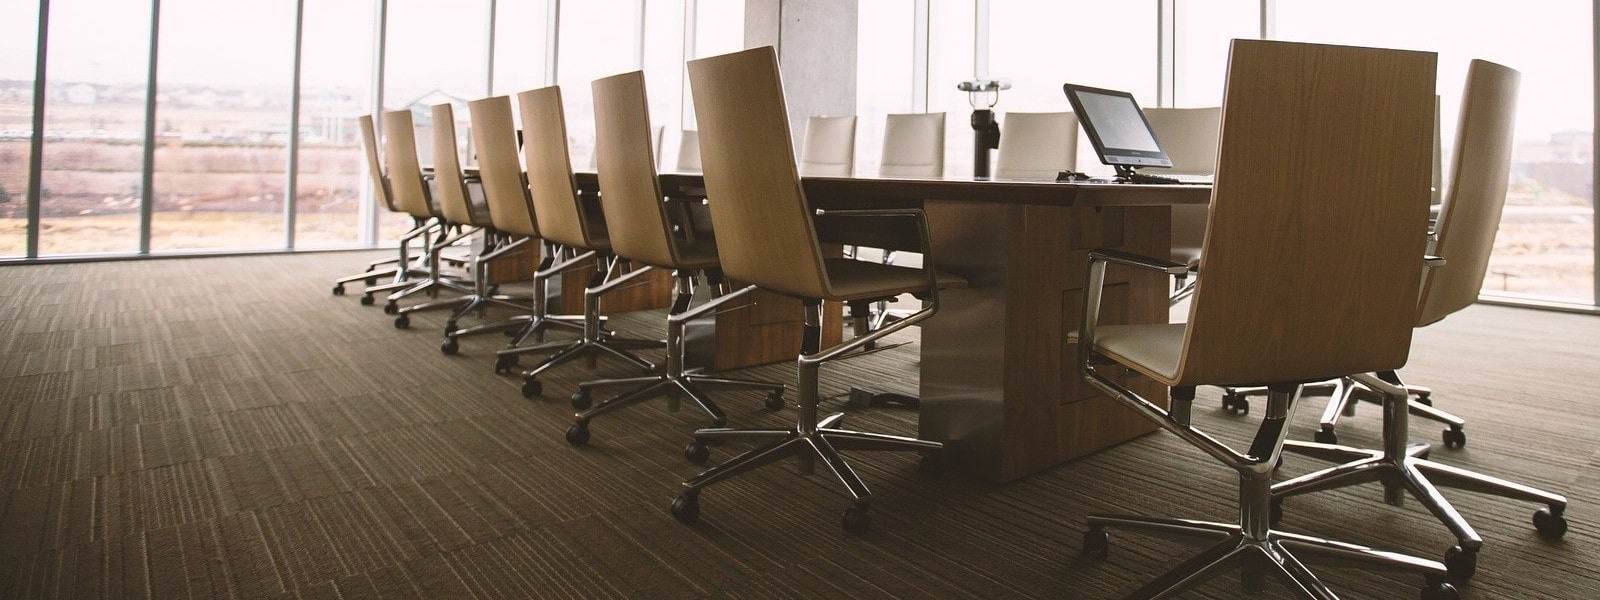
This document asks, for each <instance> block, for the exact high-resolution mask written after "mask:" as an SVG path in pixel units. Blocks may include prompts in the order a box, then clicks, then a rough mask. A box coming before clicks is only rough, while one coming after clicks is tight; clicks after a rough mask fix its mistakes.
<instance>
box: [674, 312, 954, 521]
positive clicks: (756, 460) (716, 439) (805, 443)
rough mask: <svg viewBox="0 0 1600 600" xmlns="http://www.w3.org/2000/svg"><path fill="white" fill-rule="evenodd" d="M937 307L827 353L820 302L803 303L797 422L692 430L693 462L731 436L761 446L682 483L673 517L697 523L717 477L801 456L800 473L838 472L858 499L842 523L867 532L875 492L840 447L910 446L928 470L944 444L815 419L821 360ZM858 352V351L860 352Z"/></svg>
mask: <svg viewBox="0 0 1600 600" xmlns="http://www.w3.org/2000/svg"><path fill="white" fill-rule="evenodd" d="M933 312H934V308H932V307H930V308H924V309H923V310H920V311H918V312H916V313H913V314H912V315H910V316H908V317H906V318H905V319H902V320H900V321H896V322H894V323H890V324H889V325H888V326H886V327H884V328H882V329H878V330H875V331H872V332H870V333H868V334H867V335H864V336H861V337H857V338H854V339H852V340H850V341H848V342H845V343H844V344H841V345H839V346H835V347H833V348H830V349H828V350H826V351H819V350H818V346H819V343H818V340H820V335H821V330H822V305H821V304H820V303H818V302H814V301H807V302H806V307H805V319H806V330H807V331H806V338H805V339H806V341H805V346H806V347H805V348H804V351H803V352H802V354H801V355H800V359H799V361H798V362H799V374H798V375H799V377H798V381H799V386H798V388H799V389H798V390H797V395H798V396H799V403H800V404H799V406H798V410H797V411H796V412H797V414H796V417H795V425H794V426H793V427H790V428H787V429H727V428H710V429H701V430H699V431H696V432H694V441H693V442H691V443H690V444H689V446H688V448H686V449H685V450H684V457H685V458H687V459H688V460H689V461H690V462H693V463H695V464H701V463H704V462H705V461H706V460H707V459H708V458H709V457H710V446H711V445H716V444H719V443H721V442H725V441H729V440H739V441H752V442H757V443H760V444H761V445H760V446H758V447H756V448H755V449H753V450H750V451H747V452H745V453H744V454H740V455H738V456H735V457H733V458H731V459H728V461H727V462H724V463H722V464H720V465H717V466H715V467H712V468H710V469H707V470H705V471H704V472H702V473H700V474H699V475H696V476H694V477H693V478H691V479H689V480H688V481H685V482H683V492H682V493H680V494H678V497H677V498H676V499H674V500H673V502H672V515H673V516H674V517H677V519H678V520H679V521H681V522H684V523H693V522H694V521H695V520H696V519H698V518H699V516H700V491H701V490H703V489H705V488H706V487H707V486H710V485H712V484H714V483H717V482H719V481H722V480H725V479H728V478H731V477H734V476H737V475H740V474H742V473H745V472H748V471H751V470H754V469H756V468H757V467H761V466H763V465H766V464H768V463H772V462H775V461H777V460H779V459H783V458H786V457H790V456H793V457H795V458H796V459H798V462H799V470H800V474H801V475H810V474H811V473H812V472H813V471H814V469H815V465H816V461H817V460H818V459H820V460H821V461H822V463H823V464H825V465H827V467H828V469H829V470H830V471H832V472H833V474H834V476H836V477H838V478H839V481H840V482H842V483H843V484H844V487H845V489H846V491H848V492H849V493H850V497H851V498H852V499H853V500H854V502H853V503H852V504H851V506H850V507H849V508H848V509H846V510H845V512H844V517H843V519H842V520H841V524H842V525H843V526H844V529H845V530H846V531H849V532H851V533H857V534H860V533H866V532H867V530H868V529H870V528H871V527H872V517H871V515H870V514H868V512H867V509H868V507H869V505H870V504H871V501H872V492H871V490H868V489H867V485H866V484H865V483H863V482H862V481H861V477H860V476H858V475H856V472H855V470H854V469H851V468H850V464H849V463H847V462H845V460H844V457H842V456H840V455H839V451H840V450H903V451H905V450H908V451H913V452H919V453H922V454H923V455H924V458H923V468H924V470H927V469H930V468H934V467H936V466H937V464H938V457H937V454H938V453H939V451H940V450H942V449H943V448H944V445H943V444H941V443H939V442H932V441H928V440H919V439H916V438H910V437H904V436H897V435H886V434H881V433H868V432H862V431H850V430H847V429H840V428H839V425H840V421H841V420H843V419H844V413H836V414H833V415H831V416H828V417H826V418H823V419H820V420H819V419H818V418H817V402H818V395H817V371H818V369H819V368H820V367H821V366H822V365H821V363H823V362H825V361H828V360H832V359H834V358H840V357H841V356H843V355H845V354H846V353H848V352H851V351H853V350H856V349H859V348H862V347H863V346H866V345H867V344H868V343H871V342H875V341H877V340H878V339H879V338H882V337H884V336H886V335H890V334H892V333H895V332H897V331H900V330H901V329H905V328H906V327H910V326H912V325H915V324H916V323H918V322H920V321H922V320H923V319H925V318H927V317H928V316H929V315H931V314H933ZM858 356H859V354H858Z"/></svg>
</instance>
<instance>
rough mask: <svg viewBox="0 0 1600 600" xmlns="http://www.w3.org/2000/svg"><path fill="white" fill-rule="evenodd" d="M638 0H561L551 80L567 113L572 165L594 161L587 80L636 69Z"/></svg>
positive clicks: (591, 106)
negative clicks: (572, 0) (555, 85)
mask: <svg viewBox="0 0 1600 600" xmlns="http://www.w3.org/2000/svg"><path fill="white" fill-rule="evenodd" d="M640 8H641V6H640V2H639V1H638V0H596V1H591V2H562V3H561V28H560V34H559V38H558V41H559V44H560V52H559V53H558V54H557V55H556V56H557V65H556V83H557V84H558V85H560V86H561V102H562V107H563V108H564V109H565V110H566V115H567V138H568V140H567V141H568V148H569V150H568V151H569V152H571V154H572V165H573V168H577V169H584V168H592V166H593V164H594V101H593V100H592V98H593V93H592V92H591V91H590V89H589V83H590V82H591V81H594V80H595V79H598V78H600V77H604V76H606V75H614V74H617V73H621V72H624V71H631V70H634V69H637V68H639V48H640V43H641V41H640V31H641V29H640V27H641V24H640V19H642V18H643V16H642V15H641V14H640V13H639V9H640Z"/></svg>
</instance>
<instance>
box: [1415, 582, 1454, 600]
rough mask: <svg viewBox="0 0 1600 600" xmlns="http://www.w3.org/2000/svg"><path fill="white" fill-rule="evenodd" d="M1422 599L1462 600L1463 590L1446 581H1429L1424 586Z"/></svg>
mask: <svg viewBox="0 0 1600 600" xmlns="http://www.w3.org/2000/svg"><path fill="white" fill-rule="evenodd" d="M1422 600H1461V592H1459V591H1457V590H1456V586H1453V585H1450V583H1449V582H1446V581H1431V580H1430V581H1429V582H1428V584H1427V585H1424V586H1422Z"/></svg>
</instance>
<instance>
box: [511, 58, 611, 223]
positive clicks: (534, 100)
mask: <svg viewBox="0 0 1600 600" xmlns="http://www.w3.org/2000/svg"><path fill="white" fill-rule="evenodd" d="M517 105H518V107H519V108H520V109H521V111H522V154H523V157H524V162H525V163H526V165H527V169H528V191H529V192H530V193H531V194H532V195H533V214H534V216H535V217H537V218H538V220H539V233H541V234H543V235H544V238H545V239H547V240H550V241H552V242H556V243H558V244H565V245H568V246H574V247H578V248H585V249H591V250H600V249H604V248H601V247H597V246H603V243H602V240H598V239H595V238H594V237H593V236H590V235H589V233H588V230H587V228H585V227H584V215H583V211H582V210H581V206H580V205H579V204H578V202H579V200H578V189H577V185H576V183H575V182H574V181H573V178H572V156H571V154H570V153H569V151H568V149H567V117H566V111H565V110H564V109H563V108H562V106H561V86H555V85H553V86H550V87H544V88H539V89H535V90H528V91H526V92H521V93H519V94H517Z"/></svg>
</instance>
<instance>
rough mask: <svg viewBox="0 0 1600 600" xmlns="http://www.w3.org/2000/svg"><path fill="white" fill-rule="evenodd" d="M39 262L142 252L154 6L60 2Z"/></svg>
mask: <svg viewBox="0 0 1600 600" xmlns="http://www.w3.org/2000/svg"><path fill="white" fill-rule="evenodd" d="M48 35H49V38H48V45H47V46H46V48H45V53H46V56H47V57H48V61H49V62H48V66H47V67H46V71H45V81H46V83H47V84H48V87H47V90H46V98H45V106H44V109H45V113H44V114H45V125H44V131H45V135H44V137H45V142H44V153H43V157H42V158H43V166H44V168H43V172H42V173H41V174H40V177H39V186H40V219H39V253H40V254H41V255H49V254H80V253H95V252H135V251H138V250H139V243H140V240H139V209H140V202H141V201H142V199H143V197H144V190H143V174H142V165H143V161H144V138H145V135H144V131H145V100H146V94H147V93H148V92H149V90H148V85H147V83H146V79H147V76H148V73H149V71H148V66H149V62H150V2H149V0H130V1H126V2H122V1H118V2H108V1H106V0H55V1H53V2H51V3H50V31H49V34H48Z"/></svg>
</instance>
